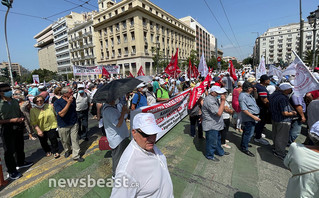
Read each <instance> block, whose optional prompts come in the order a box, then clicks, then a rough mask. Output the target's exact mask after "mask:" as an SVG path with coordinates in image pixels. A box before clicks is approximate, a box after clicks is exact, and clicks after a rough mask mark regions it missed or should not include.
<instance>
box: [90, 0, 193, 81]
mask: <svg viewBox="0 0 319 198" xmlns="http://www.w3.org/2000/svg"><path fill="white" fill-rule="evenodd" d="M98 3H99V13H98V14H97V15H95V16H94V22H93V27H94V33H93V40H96V41H97V44H96V62H97V64H102V65H119V66H120V67H121V70H120V72H121V74H123V75H127V74H129V72H131V73H132V74H133V75H136V73H137V71H138V69H139V68H140V66H142V67H143V70H144V73H146V75H151V74H153V73H154V70H155V67H156V66H155V65H154V64H153V59H152V57H153V54H154V53H157V52H158V53H160V54H161V55H162V56H163V57H167V59H170V57H171V56H172V55H173V54H175V52H176V49H177V48H178V49H179V51H178V58H179V59H182V60H183V59H184V60H185V59H187V58H188V57H189V56H190V52H191V50H193V49H194V47H195V46H194V39H195V31H194V30H193V29H192V28H190V27H188V26H187V25H185V24H184V23H183V22H181V21H180V20H178V19H177V18H175V17H174V16H172V15H170V14H169V13H167V12H166V11H164V10H163V9H161V8H160V7H158V6H156V5H155V4H153V3H152V2H150V1H148V0H127V1H121V2H118V3H115V2H114V1H112V0H99V1H98Z"/></svg>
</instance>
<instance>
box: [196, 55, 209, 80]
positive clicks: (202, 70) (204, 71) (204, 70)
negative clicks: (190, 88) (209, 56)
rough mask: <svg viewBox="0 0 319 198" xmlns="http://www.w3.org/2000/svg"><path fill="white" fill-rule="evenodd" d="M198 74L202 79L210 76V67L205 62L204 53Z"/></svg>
mask: <svg viewBox="0 0 319 198" xmlns="http://www.w3.org/2000/svg"><path fill="white" fill-rule="evenodd" d="M198 72H200V75H201V76H202V77H206V76H207V74H208V67H207V64H206V61H205V57H204V53H202V57H201V58H200V62H199V65H198Z"/></svg>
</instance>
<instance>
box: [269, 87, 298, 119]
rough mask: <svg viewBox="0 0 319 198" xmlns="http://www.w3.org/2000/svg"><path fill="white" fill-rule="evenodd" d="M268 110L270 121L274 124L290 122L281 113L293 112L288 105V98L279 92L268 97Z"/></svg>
mask: <svg viewBox="0 0 319 198" xmlns="http://www.w3.org/2000/svg"><path fill="white" fill-rule="evenodd" d="M269 108H270V111H271V117H272V120H273V121H275V122H290V121H291V117H287V116H283V115H282V112H285V111H286V112H291V111H293V110H292V108H291V106H290V105H289V98H288V96H286V95H285V94H283V93H282V92H281V91H275V92H274V93H273V94H271V95H270V97H269Z"/></svg>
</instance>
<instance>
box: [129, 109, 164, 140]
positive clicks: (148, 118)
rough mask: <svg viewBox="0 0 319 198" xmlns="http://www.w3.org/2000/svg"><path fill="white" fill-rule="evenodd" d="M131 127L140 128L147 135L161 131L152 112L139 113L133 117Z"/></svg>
mask: <svg viewBox="0 0 319 198" xmlns="http://www.w3.org/2000/svg"><path fill="white" fill-rule="evenodd" d="M132 129H141V130H142V131H143V133H145V134H147V135H154V134H157V133H159V132H161V131H163V130H162V129H161V128H160V127H159V126H158V125H157V124H156V120H155V117H154V114H152V113H139V114H137V115H136V116H134V118H133V127H132Z"/></svg>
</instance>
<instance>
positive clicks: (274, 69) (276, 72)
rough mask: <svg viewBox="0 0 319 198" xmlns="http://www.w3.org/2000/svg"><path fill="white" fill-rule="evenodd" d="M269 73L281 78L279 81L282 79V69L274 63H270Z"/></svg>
mask: <svg viewBox="0 0 319 198" xmlns="http://www.w3.org/2000/svg"><path fill="white" fill-rule="evenodd" d="M268 75H269V76H271V75H272V76H277V77H278V79H279V81H278V83H280V81H281V80H282V76H283V75H282V71H281V70H280V69H279V68H277V67H275V66H273V65H270V66H269V72H268Z"/></svg>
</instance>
